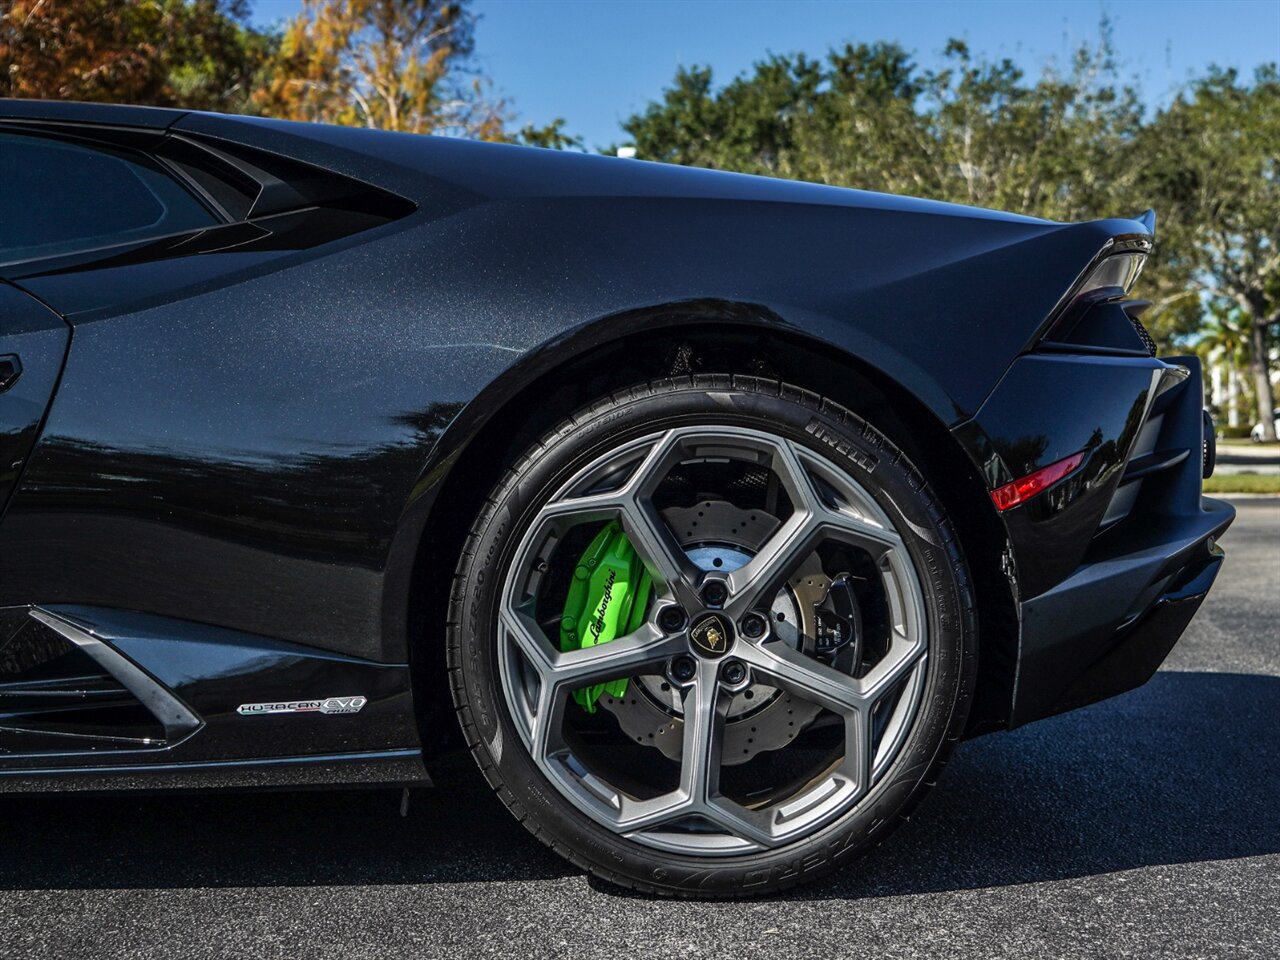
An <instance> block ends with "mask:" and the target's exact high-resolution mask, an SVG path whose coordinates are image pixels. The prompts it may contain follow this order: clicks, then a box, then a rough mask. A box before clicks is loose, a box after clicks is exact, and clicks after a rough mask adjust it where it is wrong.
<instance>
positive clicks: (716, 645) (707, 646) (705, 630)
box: [689, 613, 733, 657]
mask: <svg viewBox="0 0 1280 960" xmlns="http://www.w3.org/2000/svg"><path fill="white" fill-rule="evenodd" d="M689 640H690V641H691V642H692V643H693V647H694V649H695V650H697V651H698V653H700V654H702V655H703V656H704V657H723V656H724V655H725V654H726V653H728V652H729V645H730V644H732V643H733V629H732V628H731V627H730V626H729V621H728V620H726V619H725V618H724V617H722V616H720V615H719V614H718V613H708V614H706V615H704V616H703V617H702V618H701V619H699V620H698V621H697V622H696V623H694V625H693V627H692V629H690V630H689Z"/></svg>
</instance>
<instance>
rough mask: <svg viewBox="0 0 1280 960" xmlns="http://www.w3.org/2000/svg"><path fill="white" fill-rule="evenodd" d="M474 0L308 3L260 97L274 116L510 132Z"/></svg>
mask: <svg viewBox="0 0 1280 960" xmlns="http://www.w3.org/2000/svg"><path fill="white" fill-rule="evenodd" d="M474 30H475V18H474V17H473V16H472V15H471V13H470V12H469V11H468V10H467V8H466V0H303V4H302V10H301V12H300V13H299V14H298V16H297V17H296V18H295V19H294V20H293V21H291V22H290V23H289V24H288V26H287V27H286V29H285V31H284V36H283V38H282V40H281V43H280V50H279V56H278V58H277V60H276V63H275V64H274V69H273V70H272V74H271V77H270V80H269V82H268V83H267V84H266V86H265V87H264V89H263V90H262V91H260V93H259V96H258V99H257V102H258V104H259V106H260V107H261V108H262V109H263V111H264V112H266V113H269V114H271V115H272V116H279V117H287V118H289V119H293V120H313V121H320V122H324V123H341V124H349V125H357V126H365V127H377V128H379V129H383V130H399V131H403V132H407V133H435V132H451V133H460V134H463V135H466V136H470V137H475V138H478V139H482V140H496V139H505V134H504V121H505V120H506V116H505V113H504V107H503V105H502V103H501V101H491V100H489V99H488V98H486V97H485V96H484V91H485V87H484V83H483V80H482V79H481V78H480V76H479V73H478V71H477V70H476V65H475V60H474V52H475V33H474Z"/></svg>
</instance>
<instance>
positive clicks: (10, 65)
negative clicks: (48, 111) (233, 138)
mask: <svg viewBox="0 0 1280 960" xmlns="http://www.w3.org/2000/svg"><path fill="white" fill-rule="evenodd" d="M247 15H248V5H247V3H246V2H245V0H132V2H127V3H125V2H120V0H0V84H2V85H3V86H0V89H2V90H3V91H4V95H5V96H10V97H30V98H35V99H58V100H107V101H113V102H117V103H145V104H151V105H153V106H165V107H171V106H181V107H187V108H191V109H197V110H222V111H231V112H239V111H244V110H247V109H249V108H250V107H249V102H250V97H251V95H252V92H253V89H254V85H255V82H256V79H257V77H258V75H259V74H260V72H261V71H262V70H263V69H264V67H265V66H266V64H267V62H268V60H269V58H270V56H271V51H272V47H273V42H272V39H271V38H270V37H269V36H266V35H264V34H262V33H260V32H257V31H255V30H253V29H251V28H250V27H248V26H247V25H246V23H245V19H246V17H247Z"/></svg>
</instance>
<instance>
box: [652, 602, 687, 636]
mask: <svg viewBox="0 0 1280 960" xmlns="http://www.w3.org/2000/svg"><path fill="white" fill-rule="evenodd" d="M658 626H660V627H661V628H662V629H663V630H665V631H667V633H675V632H676V631H677V630H679V629H680V628H681V627H683V626H684V611H683V610H681V609H680V608H679V607H663V608H662V612H661V613H659V614H658Z"/></svg>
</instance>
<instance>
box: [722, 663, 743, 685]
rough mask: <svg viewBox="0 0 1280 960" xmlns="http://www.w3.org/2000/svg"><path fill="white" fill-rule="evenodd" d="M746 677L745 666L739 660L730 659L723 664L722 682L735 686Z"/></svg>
mask: <svg viewBox="0 0 1280 960" xmlns="http://www.w3.org/2000/svg"><path fill="white" fill-rule="evenodd" d="M745 679H747V667H746V665H745V664H744V663H743V662H742V661H741V660H730V661H729V662H728V663H726V664H725V665H724V682H725V683H727V684H728V685H729V686H731V687H736V686H737V685H738V684H740V683H741V682H742V681H743V680H745Z"/></svg>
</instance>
